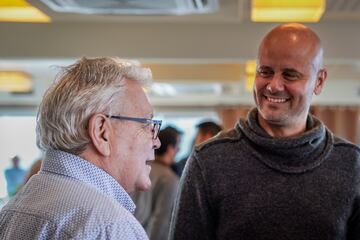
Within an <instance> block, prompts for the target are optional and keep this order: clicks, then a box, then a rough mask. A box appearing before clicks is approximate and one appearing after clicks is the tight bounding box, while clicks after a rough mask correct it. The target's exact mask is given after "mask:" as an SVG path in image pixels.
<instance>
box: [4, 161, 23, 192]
mask: <svg viewBox="0 0 360 240" xmlns="http://www.w3.org/2000/svg"><path fill="white" fill-rule="evenodd" d="M11 162H12V167H11V168H8V169H6V170H5V179H6V183H7V192H8V195H9V196H10V197H12V196H14V195H15V194H16V193H17V191H18V190H19V188H20V187H21V186H22V185H23V183H24V178H25V175H26V171H25V170H24V169H22V168H21V167H20V157H19V156H14V157H13V158H11Z"/></svg>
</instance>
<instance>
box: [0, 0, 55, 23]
mask: <svg viewBox="0 0 360 240" xmlns="http://www.w3.org/2000/svg"><path fill="white" fill-rule="evenodd" d="M0 21H1V22H39V23H47V22H50V21H51V19H50V17H49V16H47V15H46V14H44V13H43V12H41V11H40V10H39V9H37V8H36V7H34V6H32V5H31V4H29V3H27V2H26V1H25V0H0Z"/></svg>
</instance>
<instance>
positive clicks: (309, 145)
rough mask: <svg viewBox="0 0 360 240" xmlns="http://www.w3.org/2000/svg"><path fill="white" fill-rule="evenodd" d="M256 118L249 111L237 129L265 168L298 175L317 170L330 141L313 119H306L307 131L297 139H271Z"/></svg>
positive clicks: (320, 124) (328, 136)
mask: <svg viewBox="0 0 360 240" xmlns="http://www.w3.org/2000/svg"><path fill="white" fill-rule="evenodd" d="M257 114H258V111H257V109H256V108H255V109H253V110H252V111H250V112H249V114H248V117H247V120H246V121H244V120H240V121H239V123H238V125H237V127H238V128H239V130H240V131H241V132H242V133H243V134H244V135H245V136H246V137H247V138H248V139H249V141H250V142H251V143H252V147H253V148H254V151H253V154H255V155H256V157H257V158H258V159H259V160H260V161H262V162H263V163H265V164H266V165H267V166H269V167H271V168H274V169H277V170H279V171H282V172H289V173H302V172H305V171H308V170H311V169H313V168H315V167H317V166H319V165H320V164H321V163H322V162H323V161H324V160H325V158H326V156H327V155H328V154H329V152H330V150H331V147H332V143H333V137H332V134H331V132H330V131H328V130H327V129H326V127H325V126H324V124H323V123H322V122H321V121H320V120H318V119H317V118H315V117H313V116H311V115H309V116H308V119H307V130H306V131H305V132H304V133H303V134H301V135H300V136H296V137H283V138H275V137H272V136H270V135H269V134H268V133H267V132H266V131H265V130H264V129H263V128H261V127H260V125H259V123H258V120H257Z"/></svg>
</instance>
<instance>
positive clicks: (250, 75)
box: [245, 60, 256, 92]
mask: <svg viewBox="0 0 360 240" xmlns="http://www.w3.org/2000/svg"><path fill="white" fill-rule="evenodd" d="M255 73H256V60H250V61H246V64H245V90H246V91H248V92H251V91H252V90H253V87H254V81H255Z"/></svg>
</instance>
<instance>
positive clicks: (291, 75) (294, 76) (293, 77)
mask: <svg viewBox="0 0 360 240" xmlns="http://www.w3.org/2000/svg"><path fill="white" fill-rule="evenodd" d="M283 76H284V78H285V79H288V80H296V79H298V78H299V76H298V74H296V73H288V72H285V73H284V74H283Z"/></svg>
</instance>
